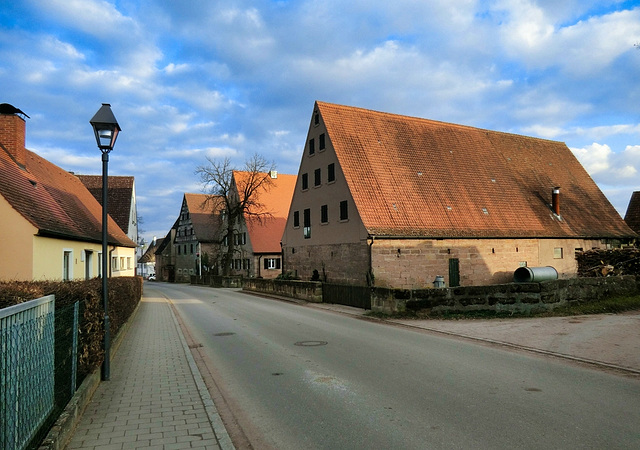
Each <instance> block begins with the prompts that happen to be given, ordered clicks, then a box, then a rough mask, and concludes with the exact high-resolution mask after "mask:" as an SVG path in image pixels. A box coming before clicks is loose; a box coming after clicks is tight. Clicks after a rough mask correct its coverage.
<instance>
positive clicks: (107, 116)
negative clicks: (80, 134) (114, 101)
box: [89, 103, 122, 153]
mask: <svg viewBox="0 0 640 450" xmlns="http://www.w3.org/2000/svg"><path fill="white" fill-rule="evenodd" d="M89 123H90V124H91V126H92V127H93V132H94V134H95V135H96V143H97V144H98V148H100V150H102V152H107V153H108V152H110V151H111V150H113V146H114V145H115V144H116V139H117V138H118V133H119V132H120V131H122V130H121V128H120V125H118V121H117V120H116V117H115V116H114V115H113V112H112V111H111V105H110V104H109V103H103V104H102V106H101V107H100V109H99V110H98V112H97V113H95V115H94V116H93V118H92V119H91V120H90V121H89Z"/></svg>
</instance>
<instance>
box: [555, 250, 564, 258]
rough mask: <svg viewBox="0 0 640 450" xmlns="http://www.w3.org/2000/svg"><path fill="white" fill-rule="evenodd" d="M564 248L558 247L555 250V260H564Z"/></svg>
mask: <svg viewBox="0 0 640 450" xmlns="http://www.w3.org/2000/svg"><path fill="white" fill-rule="evenodd" d="M563 256H564V255H563V251H562V247H556V248H554V249H553V258H554V259H562V258H563Z"/></svg>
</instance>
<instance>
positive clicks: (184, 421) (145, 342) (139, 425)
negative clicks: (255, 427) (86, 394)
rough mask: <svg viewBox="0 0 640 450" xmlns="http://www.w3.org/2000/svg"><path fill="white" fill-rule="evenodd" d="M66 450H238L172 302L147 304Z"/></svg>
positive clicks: (146, 300)
mask: <svg viewBox="0 0 640 450" xmlns="http://www.w3.org/2000/svg"><path fill="white" fill-rule="evenodd" d="M110 378H111V379H110V380H109V381H104V382H102V383H101V384H100V386H99V387H98V388H97V390H96V392H95V394H94V396H93V398H92V400H91V402H90V403H89V405H88V406H87V409H86V410H85V412H84V414H83V415H82V419H81V420H80V423H79V424H78V426H77V428H76V430H75V433H74V435H73V438H72V439H71V441H70V443H69V445H68V446H67V449H95V450H107V449H132V448H154V449H184V448H200V449H218V448H221V449H232V448H233V444H232V443H231V440H230V439H229V436H228V434H227V432H226V430H225V428H224V425H223V424H222V421H221V419H220V416H219V415H218V413H217V411H216V409H215V406H214V404H213V401H212V400H211V398H210V396H209V393H208V391H207V389H206V386H205V384H204V381H203V380H202V377H201V375H200V372H199V371H198V369H197V366H196V365H195V361H194V360H193V358H192V356H191V353H190V351H189V348H188V346H187V344H186V341H185V339H184V336H183V334H182V331H181V330H180V327H179V325H178V322H177V320H176V318H175V316H174V313H173V310H172V308H171V306H170V305H169V303H168V302H167V300H166V299H164V298H154V297H146V296H145V297H143V299H142V302H141V304H140V307H139V309H138V312H137V314H136V316H135V317H134V319H133V323H132V325H131V327H130V328H129V330H128V331H127V335H126V336H125V337H124V340H123V342H122V344H121V346H120V348H119V350H118V351H117V353H116V355H115V356H114V357H113V359H112V361H111V377H110Z"/></svg>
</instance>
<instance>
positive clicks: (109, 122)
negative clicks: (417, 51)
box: [89, 103, 121, 381]
mask: <svg viewBox="0 0 640 450" xmlns="http://www.w3.org/2000/svg"><path fill="white" fill-rule="evenodd" d="M89 123H90V124H91V126H92V127H93V132H94V133H95V135H96V143H97V144H98V148H99V149H100V151H101V152H102V303H103V305H104V362H103V363H102V372H101V373H102V379H103V380H104V381H107V380H109V378H110V376H111V373H110V372H111V368H110V355H109V353H110V352H111V342H110V340H111V339H110V338H111V336H110V335H111V331H110V325H109V291H108V287H107V278H108V277H107V267H108V258H107V232H108V230H107V215H108V208H107V188H108V179H109V177H108V170H109V152H110V151H111V150H113V146H114V145H115V143H116V138H117V137H118V133H119V132H120V131H121V129H120V125H118V121H117V120H116V117H115V116H114V115H113V112H111V105H110V104H109V103H103V104H102V106H101V107H100V109H99V110H98V112H97V113H95V115H94V116H93V118H92V119H91V120H90V121H89Z"/></svg>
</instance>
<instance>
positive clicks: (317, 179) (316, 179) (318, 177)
mask: <svg viewBox="0 0 640 450" xmlns="http://www.w3.org/2000/svg"><path fill="white" fill-rule="evenodd" d="M321 184H322V171H321V170H320V169H316V170H315V171H314V172H313V185H314V186H320V185H321Z"/></svg>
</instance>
